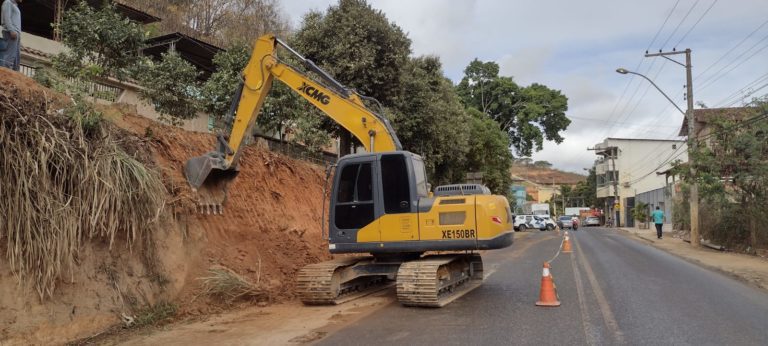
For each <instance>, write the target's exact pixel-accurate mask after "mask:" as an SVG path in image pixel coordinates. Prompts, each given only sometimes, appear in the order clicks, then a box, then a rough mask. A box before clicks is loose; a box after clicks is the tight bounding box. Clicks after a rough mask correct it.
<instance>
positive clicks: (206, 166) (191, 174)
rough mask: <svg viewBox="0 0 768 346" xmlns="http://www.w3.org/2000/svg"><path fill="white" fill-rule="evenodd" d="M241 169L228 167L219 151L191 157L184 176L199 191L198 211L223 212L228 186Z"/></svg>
mask: <svg viewBox="0 0 768 346" xmlns="http://www.w3.org/2000/svg"><path fill="white" fill-rule="evenodd" d="M239 171H240V169H239V167H237V166H235V167H227V164H226V161H225V160H224V156H223V154H222V153H220V152H217V151H213V152H210V153H208V154H205V155H203V156H198V157H193V158H191V159H189V160H188V161H187V163H186V164H185V165H184V176H185V177H186V178H187V182H188V183H189V185H190V186H192V188H193V189H194V190H195V191H196V192H197V195H198V204H197V207H198V211H199V212H201V213H204V214H221V213H222V212H223V207H222V205H223V204H224V201H226V199H227V188H228V187H229V184H230V183H231V182H232V180H234V179H235V177H237V174H238V173H239Z"/></svg>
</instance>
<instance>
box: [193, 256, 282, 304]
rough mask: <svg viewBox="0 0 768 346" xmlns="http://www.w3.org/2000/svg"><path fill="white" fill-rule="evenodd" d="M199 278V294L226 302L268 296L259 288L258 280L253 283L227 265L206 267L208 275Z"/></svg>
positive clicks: (265, 297)
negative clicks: (201, 287)
mask: <svg viewBox="0 0 768 346" xmlns="http://www.w3.org/2000/svg"><path fill="white" fill-rule="evenodd" d="M259 266H261V263H259ZM259 268H261V267H259ZM199 280H200V281H202V285H203V289H202V293H201V294H205V295H210V296H213V297H217V298H219V299H222V300H223V301H224V302H226V303H232V302H234V301H236V300H238V299H244V298H256V299H267V298H269V297H268V296H267V294H266V293H265V292H264V291H263V290H261V289H259V286H258V284H259V282H258V281H257V282H256V284H253V283H251V282H250V281H248V280H247V279H246V278H244V277H242V276H240V275H238V274H237V273H235V272H234V271H233V270H232V269H229V268H227V267H223V266H216V267H213V268H210V269H208V276H205V277H202V278H200V279H199Z"/></svg>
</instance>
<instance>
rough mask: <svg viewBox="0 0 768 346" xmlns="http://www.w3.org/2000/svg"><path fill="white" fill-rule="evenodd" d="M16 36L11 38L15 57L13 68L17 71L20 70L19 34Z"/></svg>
mask: <svg viewBox="0 0 768 346" xmlns="http://www.w3.org/2000/svg"><path fill="white" fill-rule="evenodd" d="M17 37H18V38H17V39H15V40H13V42H15V43H16V57H15V59H14V60H13V67H12V68H13V70H14V71H19V70H21V34H19V35H18V36H17Z"/></svg>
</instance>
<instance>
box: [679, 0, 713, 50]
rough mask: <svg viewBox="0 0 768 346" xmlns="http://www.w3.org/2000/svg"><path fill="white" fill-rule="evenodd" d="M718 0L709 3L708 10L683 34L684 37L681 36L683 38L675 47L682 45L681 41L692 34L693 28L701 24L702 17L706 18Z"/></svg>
mask: <svg viewBox="0 0 768 346" xmlns="http://www.w3.org/2000/svg"><path fill="white" fill-rule="evenodd" d="M717 1H718V0H714V1H712V4H711V5H709V7H708V8H707V10H706V11H704V14H702V15H701V17H699V20H697V21H696V23H693V26H691V28H690V29H688V31H687V32H686V33H685V35H683V37H681V38H680V40H679V41H677V43H675V45H674V46H673V47H677V46H679V45H680V43H681V42H683V40H685V38H686V37H688V34H690V33H691V31H693V29H694V28H696V26H697V25H699V22H701V20H702V19H704V17H705V16H706V15H707V13H709V10H711V9H712V7H714V6H715V4H716V3H717Z"/></svg>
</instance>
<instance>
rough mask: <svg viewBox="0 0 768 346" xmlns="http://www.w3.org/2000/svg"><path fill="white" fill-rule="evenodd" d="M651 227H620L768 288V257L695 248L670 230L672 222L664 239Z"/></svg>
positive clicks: (680, 254) (681, 254)
mask: <svg viewBox="0 0 768 346" xmlns="http://www.w3.org/2000/svg"><path fill="white" fill-rule="evenodd" d="M650 226H651V227H650V229H639V228H625V227H622V228H620V229H621V230H622V231H624V232H627V233H629V234H631V235H634V236H635V237H637V238H639V239H642V240H643V241H647V242H648V243H650V244H651V245H652V246H654V247H656V248H658V249H661V250H664V251H667V252H669V253H671V254H673V255H676V256H678V257H681V258H683V259H685V260H688V261H691V262H694V263H697V264H699V265H702V266H704V267H707V268H710V269H714V270H717V271H719V272H722V273H724V274H726V275H729V276H732V277H735V278H736V279H738V280H741V281H744V282H746V283H748V284H750V285H753V286H756V287H759V288H762V289H764V290H768V259H766V258H765V257H759V256H750V255H746V254H738V253H733V252H723V251H717V250H712V249H709V248H706V247H702V248H700V249H694V248H692V247H691V244H690V243H687V242H685V241H683V240H682V239H680V238H679V237H675V236H674V234H673V232H670V231H667V227H669V225H665V229H664V235H663V238H662V239H658V238H656V229H655V228H654V227H653V225H650Z"/></svg>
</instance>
